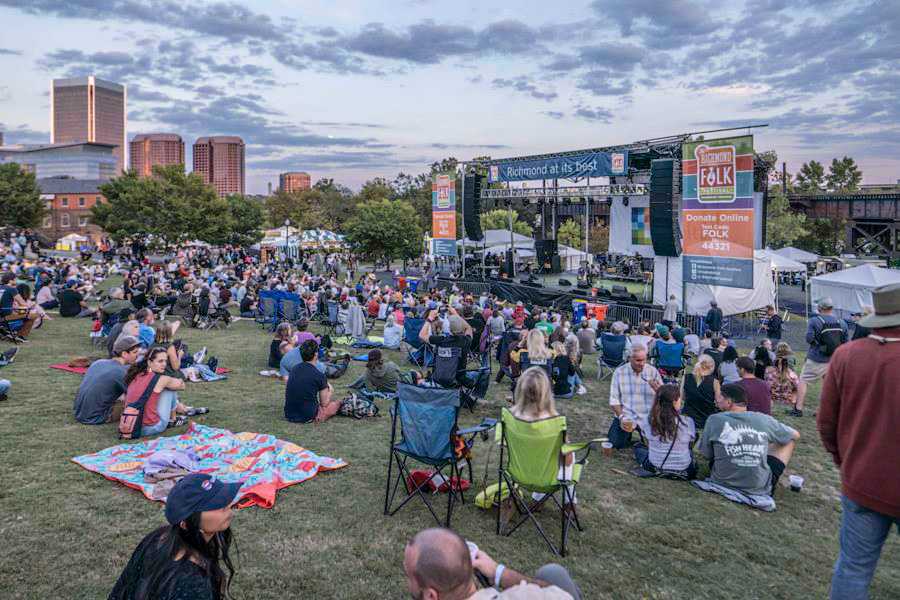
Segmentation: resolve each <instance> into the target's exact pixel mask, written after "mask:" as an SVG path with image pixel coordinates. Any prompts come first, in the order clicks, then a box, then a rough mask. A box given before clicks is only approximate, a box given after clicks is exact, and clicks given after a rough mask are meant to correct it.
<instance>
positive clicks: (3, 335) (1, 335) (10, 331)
mask: <svg viewBox="0 0 900 600" xmlns="http://www.w3.org/2000/svg"><path fill="white" fill-rule="evenodd" d="M22 323H24V320H22V319H18V320H12V321H7V320H6V319H5V318H3V317H0V339H3V340H6V341H8V342H12V343H13V344H19V343H21V342H24V341H25V338H23V337H22V336H20V335H19V334H18V330H19V328H20V327H21V326H22Z"/></svg>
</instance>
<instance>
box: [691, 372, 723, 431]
mask: <svg viewBox="0 0 900 600" xmlns="http://www.w3.org/2000/svg"><path fill="white" fill-rule="evenodd" d="M682 388H683V389H682V399H683V401H684V409H683V410H682V413H683V414H684V416H686V417H690V418H692V419H693V420H694V424H695V425H696V428H697V429H703V427H704V426H706V419H707V418H708V417H709V416H710V415H712V414H714V413H716V412H718V410H717V409H716V395H717V393H718V391H719V380H718V379H717V378H716V361H715V359H714V358H713V357H712V356H710V355H709V354H701V355H700V356H699V357H697V363H696V364H695V365H694V370H693V372H691V373H686V374H685V376H684V382H683V384H682Z"/></svg>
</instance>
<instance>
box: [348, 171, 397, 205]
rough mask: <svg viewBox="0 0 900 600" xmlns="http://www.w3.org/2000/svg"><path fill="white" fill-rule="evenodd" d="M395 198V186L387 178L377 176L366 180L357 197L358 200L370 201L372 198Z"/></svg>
mask: <svg viewBox="0 0 900 600" xmlns="http://www.w3.org/2000/svg"><path fill="white" fill-rule="evenodd" d="M394 198H395V193H394V188H393V187H391V184H390V183H389V182H388V180H387V179H384V178H383V177H376V178H375V179H370V180H369V181H367V182H365V183H364V184H363V186H362V189H361V190H359V194H357V196H356V199H357V202H368V201H370V200H393V199H394Z"/></svg>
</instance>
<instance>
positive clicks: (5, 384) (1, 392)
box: [0, 379, 12, 396]
mask: <svg viewBox="0 0 900 600" xmlns="http://www.w3.org/2000/svg"><path fill="white" fill-rule="evenodd" d="M11 386H12V384H11V383H10V382H9V379H0V396H5V395H6V392H8V391H9V388H10V387H11Z"/></svg>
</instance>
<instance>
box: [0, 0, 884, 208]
mask: <svg viewBox="0 0 900 600" xmlns="http://www.w3.org/2000/svg"><path fill="white" fill-rule="evenodd" d="M0 23H2V24H3V25H2V31H3V35H2V37H0V130H2V131H5V137H6V143H46V142H49V140H50V134H49V99H48V89H49V83H50V80H51V79H53V78H57V77H73V76H83V75H90V74H93V75H96V76H97V77H101V78H104V79H109V80H112V81H115V82H117V83H122V84H125V85H127V86H128V135H129V138H131V137H132V136H133V135H135V134H137V133H149V132H172V133H178V134H180V135H181V136H182V138H184V140H185V145H186V151H187V154H188V157H187V160H188V163H189V164H190V160H191V159H190V146H191V144H192V143H193V142H194V140H195V139H196V138H197V137H199V136H202V135H239V136H241V137H242V138H243V139H244V142H245V143H246V144H247V147H246V162H247V191H248V193H264V192H265V191H266V186H267V183H268V182H272V183H273V185H274V186H277V182H278V173H279V172H282V171H288V170H299V171H307V172H309V173H310V174H311V175H312V177H313V180H314V181H315V180H317V179H319V178H322V177H330V178H334V179H335V180H336V181H338V182H340V183H343V184H344V185H347V186H349V187H351V188H353V189H358V188H359V187H360V186H361V185H362V184H363V183H364V182H365V181H367V180H368V179H371V178H373V177H378V176H381V177H387V178H393V177H394V176H396V175H397V174H398V173H399V172H405V173H413V174H417V173H421V172H425V171H427V170H428V168H429V165H430V164H431V163H432V162H434V161H436V160H440V159H442V158H445V157H448V156H453V157H455V158H457V159H460V160H465V159H469V158H473V157H475V156H484V155H489V156H492V157H494V158H499V157H506V156H519V155H523V154H536V153H544V152H555V151H563V150H575V149H581V148H595V147H602V146H610V145H615V144H623V143H628V142H634V141H638V140H643V139H649V138H655V137H662V136H666V135H671V134H680V133H687V132H696V131H703V130H709V129H716V128H719V127H734V126H746V125H748V124H762V123H768V124H769V126H768V127H767V128H763V129H756V130H754V132H755V135H756V141H755V146H756V148H757V149H758V150H776V151H777V152H778V155H779V158H780V159H781V160H784V161H786V162H787V165H788V170H789V171H790V172H796V171H797V170H798V169H799V167H800V165H801V163H803V162H804V161H808V160H818V161H820V162H824V163H826V164H827V163H830V161H831V159H832V158H834V157H842V156H844V155H848V156H852V157H854V158H855V159H856V161H857V163H858V164H859V165H860V167H861V168H862V170H863V174H864V182H865V183H892V182H896V181H897V180H900V94H898V90H900V36H897V34H896V32H897V31H900V1H897V0H882V1H879V0H858V1H853V0H841V1H839V2H838V1H834V2H833V1H831V0H751V1H748V2H743V1H735V2H721V1H720V0H713V1H707V0H671V1H667V0H626V1H613V0H594V1H578V0H566V1H565V2H546V0H517V1H515V2H513V1H511V0H508V1H506V2H501V1H490V0H458V1H456V2H441V1H439V0H394V1H390V2H388V1H376V0H340V1H338V2H335V1H334V0H321V1H320V0H259V1H254V2H240V3H238V2H201V1H195V2H190V3H185V2H178V1H177V0H64V1H63V0H26V1H24V2H23V1H22V0H0ZM743 131H746V130H743ZM707 137H714V136H707Z"/></svg>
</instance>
